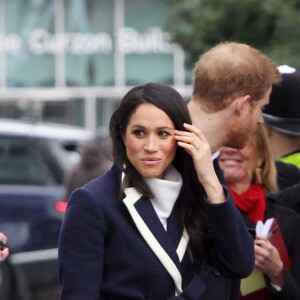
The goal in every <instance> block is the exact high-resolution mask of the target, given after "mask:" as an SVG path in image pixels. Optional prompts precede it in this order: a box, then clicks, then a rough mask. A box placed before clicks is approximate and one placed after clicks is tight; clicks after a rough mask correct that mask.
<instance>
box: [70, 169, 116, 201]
mask: <svg viewBox="0 0 300 300" xmlns="http://www.w3.org/2000/svg"><path fill="white" fill-rule="evenodd" d="M120 182H121V171H120V170H119V169H118V168H117V167H116V166H113V167H112V168H111V169H110V170H108V171H107V172H106V173H104V174H103V175H101V176H99V177H97V178H95V179H93V180H92V181H90V182H89V183H87V184H86V185H84V186H83V187H81V188H78V189H76V190H75V191H74V192H73V193H72V195H71V198H70V202H73V201H79V202H81V201H87V202H97V203H103V204H105V203H107V204H108V203H109V202H110V201H109V200H110V199H111V200H113V199H115V198H118V195H119V191H120Z"/></svg>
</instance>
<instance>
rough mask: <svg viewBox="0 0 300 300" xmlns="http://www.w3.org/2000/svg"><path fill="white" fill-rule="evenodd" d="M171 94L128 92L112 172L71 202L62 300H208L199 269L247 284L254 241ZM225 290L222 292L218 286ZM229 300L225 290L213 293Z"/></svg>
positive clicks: (151, 89)
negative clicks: (206, 266) (203, 267)
mask: <svg viewBox="0 0 300 300" xmlns="http://www.w3.org/2000/svg"><path fill="white" fill-rule="evenodd" d="M190 124H191V119H190V117H189V113H188V110H187V107H186V103H185V102H184V100H183V98H182V97H181V96H180V94H179V93H178V92H176V91H175V90H174V89H173V88H171V87H170V86H168V85H165V84H159V83H148V84H146V85H141V86H137V87H135V88H133V89H131V90H130V91H129V92H128V93H127V94H126V95H125V97H124V98H123V100H122V102H121V104H120V106H119V108H118V109H117V110H116V111H115V113H114V114H113V116H112V118H111V121H110V135H111V138H112V143H113V156H114V166H113V167H112V168H111V170H110V171H108V172H107V173H105V174H104V175H103V176H101V177H98V178H96V179H95V180H93V181H92V182H90V183H89V184H87V185H85V186H84V187H83V188H80V189H77V190H76V191H75V192H74V193H73V194H72V196H71V198H70V200H69V204H68V209H67V212H66V216H65V219H64V222H63V225H62V229H61V234H60V239H59V273H60V282H61V286H62V290H61V299H62V300H68V299H70V300H71V299H72V300H77V299H78V300H79V299H80V300H82V299H88V300H98V299H114V300H116V299H126V300H128V299H131V300H132V299H161V300H162V299H190V300H196V299H207V300H213V299H212V298H210V299H208V297H206V296H205V294H206V283H207V282H205V279H203V278H202V277H201V275H200V267H201V264H202V263H203V262H204V261H205V262H206V263H207V264H210V265H212V266H214V268H216V269H217V270H218V272H220V273H221V274H223V275H224V276H228V277H231V278H241V277H245V276H248V275H249V274H250V273H251V271H252V269H253V265H254V253H253V239H252V237H251V236H250V235H249V233H248V231H247V229H246V227H245V226H244V223H243V220H242V218H241V215H240V214H239V212H238V211H237V210H236V208H235V206H234V203H233V201H232V199H231V196H230V194H229V193H228V190H227V189H226V187H224V186H222V185H221V183H220V181H219V179H218V177H217V175H216V173H215V170H214V166H213V163H212V159H211V152H210V148H209V145H208V143H207V141H206V139H205V137H204V135H203V134H202V132H201V131H200V130H199V129H197V128H196V127H194V126H192V125H190ZM225 288H226V287H225ZM214 289H215V291H218V290H219V294H220V293H221V294H222V297H219V296H218V297H215V298H214V299H218V300H225V299H226V300H233V299H237V297H238V294H237V295H236V297H235V298H232V297H231V298H230V296H229V291H227V292H223V291H224V287H220V286H214Z"/></svg>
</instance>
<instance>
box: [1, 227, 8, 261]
mask: <svg viewBox="0 0 300 300" xmlns="http://www.w3.org/2000/svg"><path fill="white" fill-rule="evenodd" d="M6 242H7V237H6V235H5V234H4V233H2V232H0V261H2V260H4V259H6V258H7V257H8V255H9V248H8V247H7V246H6Z"/></svg>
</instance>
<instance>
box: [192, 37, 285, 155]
mask: <svg viewBox="0 0 300 300" xmlns="http://www.w3.org/2000/svg"><path fill="white" fill-rule="evenodd" d="M279 81H280V73H279V71H278V70H277V67H276V64H275V63H274V62H273V61H271V60H270V59H269V58H268V57H267V56H265V55H264V54H263V53H261V52H260V51H259V50H257V49H255V48H253V47H250V46H248V45H246V44H241V43H235V42H225V43H220V44H218V45H216V46H215V47H213V48H211V49H210V50H208V51H207V52H205V53H204V54H203V55H201V56H200V58H199V60H198V61H197V63H196V65H195V68H194V82H193V95H192V99H191V100H190V101H189V103H188V109H189V112H190V115H191V118H192V121H193V124H194V125H195V126H196V127H198V128H200V129H201V130H202V131H203V133H204V135H205V136H206V138H207V140H208V143H209V145H210V147H211V150H212V152H215V151H217V150H218V149H219V148H220V147H222V146H228V147H234V148H243V147H244V146H245V145H246V143H247V141H248V138H249V135H250V134H251V132H253V131H254V130H255V129H256V127H257V125H258V124H261V123H263V122H264V120H263V115H262V110H263V108H264V107H265V106H266V105H267V104H268V103H269V96H270V93H271V90H272V84H274V83H277V82H279Z"/></svg>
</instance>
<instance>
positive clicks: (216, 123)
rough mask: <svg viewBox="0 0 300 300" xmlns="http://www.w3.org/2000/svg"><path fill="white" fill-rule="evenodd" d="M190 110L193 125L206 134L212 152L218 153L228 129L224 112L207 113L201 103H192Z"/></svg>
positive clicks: (189, 105) (189, 104) (190, 103)
mask: <svg viewBox="0 0 300 300" xmlns="http://www.w3.org/2000/svg"><path fill="white" fill-rule="evenodd" d="M188 109H189V112H190V115H191V118H192V121H193V125H194V126H196V127H197V128H199V129H201V130H202V132H203V133H204V135H205V137H206V139H207V142H208V144H209V145H210V148H211V152H212V153H213V152H215V151H217V150H218V149H219V148H220V147H222V146H223V141H224V136H225V132H226V127H225V125H226V124H224V116H221V115H222V111H219V112H216V113H207V112H205V111H204V110H203V109H201V104H200V103H195V101H190V102H189V103H188Z"/></svg>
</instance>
